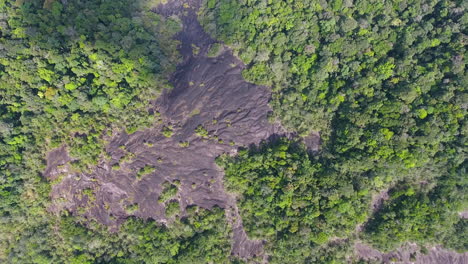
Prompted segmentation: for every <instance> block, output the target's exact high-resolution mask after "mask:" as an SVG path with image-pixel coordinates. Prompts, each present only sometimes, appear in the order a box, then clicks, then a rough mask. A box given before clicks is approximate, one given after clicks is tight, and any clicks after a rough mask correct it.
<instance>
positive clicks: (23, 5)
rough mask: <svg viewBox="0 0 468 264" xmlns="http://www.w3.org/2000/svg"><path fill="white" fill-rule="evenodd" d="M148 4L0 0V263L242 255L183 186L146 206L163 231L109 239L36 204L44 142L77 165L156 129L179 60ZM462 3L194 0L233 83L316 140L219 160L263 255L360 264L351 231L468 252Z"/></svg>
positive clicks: (171, 30)
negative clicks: (182, 200) (233, 61)
mask: <svg viewBox="0 0 468 264" xmlns="http://www.w3.org/2000/svg"><path fill="white" fill-rule="evenodd" d="M158 2H159V1H158V0H154V1H150V0H137V1H130V0H112V1H111V0H88V1H83V0H67V1H65V0H63V1H58V0H0V237H1V239H0V262H2V263H3V262H5V263H229V262H234V263H237V262H238V261H239V260H237V259H232V258H231V257H230V247H231V242H232V241H231V240H232V237H231V236H232V234H231V232H230V227H229V226H228V224H227V223H226V219H225V217H224V211H223V210H222V209H219V208H216V207H215V208H213V209H212V210H205V209H202V208H198V207H188V208H181V204H179V202H178V198H179V197H178V192H179V188H180V183H179V182H177V181H175V182H164V183H163V184H162V189H163V191H162V193H161V195H160V196H159V201H154V202H155V203H156V202H159V203H161V204H164V207H165V215H166V217H167V219H166V220H167V223H166V224H165V225H162V224H159V223H156V222H154V221H150V220H148V221H144V220H141V219H134V218H130V219H128V220H127V221H125V222H123V223H122V225H121V226H120V227H119V228H117V227H114V229H115V230H113V232H111V231H110V230H109V229H108V228H107V227H103V226H101V225H99V224H97V223H94V222H92V221H91V220H89V219H88V220H83V219H80V218H79V217H76V216H69V215H68V214H69V212H61V213H58V215H52V213H51V212H49V211H47V209H46V208H47V207H48V206H49V198H48V194H49V192H50V184H51V183H49V182H46V181H45V180H44V179H43V178H41V177H40V174H41V172H43V171H44V167H45V166H44V165H45V164H44V163H45V162H44V158H45V157H46V153H47V151H48V150H50V149H52V148H54V147H57V146H60V145H66V146H67V149H68V151H69V153H70V155H71V157H72V165H73V166H72V169H73V170H77V171H78V170H81V171H86V170H87V169H89V168H90V167H91V166H92V165H95V164H96V162H97V161H98V160H99V159H100V158H103V157H104V155H105V154H104V153H105V152H104V146H105V144H106V140H107V139H108V138H110V137H111V136H112V135H113V134H114V133H115V132H117V131H119V130H126V131H127V132H128V133H132V132H134V131H136V130H137V129H139V128H142V127H145V126H150V125H151V124H153V123H154V121H155V116H156V115H155V114H154V113H153V111H152V110H150V109H149V107H150V105H151V102H152V101H153V100H154V99H156V98H157V96H158V95H159V94H160V91H161V90H162V88H164V87H167V86H168V85H167V77H168V75H169V74H170V73H171V72H172V71H173V70H174V68H175V65H176V63H177V62H178V60H179V55H178V53H177V52H176V45H177V42H176V41H175V40H174V39H173V35H174V34H175V32H177V31H178V30H179V28H180V25H179V21H178V19H177V18H175V17H171V18H163V17H161V16H159V15H156V14H155V13H153V12H150V11H149V10H150V9H151V8H152V7H154V5H155V4H157V3H158ZM185 5H186V6H185ZM185 5H184V8H189V6H188V4H185ZM467 9H468V6H467V4H466V1H461V0H401V1H400V0H399V1H376V0H357V1H352V0H331V1H324V0H287V1H283V0H238V1H233V0H205V1H204V5H203V7H202V9H201V10H200V11H201V12H200V13H199V14H200V19H201V20H202V23H203V25H204V27H205V29H206V30H207V31H208V32H209V33H211V34H212V35H213V36H214V37H216V38H218V39H219V40H221V41H223V42H224V43H217V44H215V45H213V46H212V47H211V49H210V50H209V51H208V54H207V56H209V57H216V56H218V55H219V54H220V53H221V52H222V51H224V50H225V48H227V46H229V47H231V48H232V49H233V50H234V53H235V54H236V55H237V56H238V57H239V58H240V59H241V60H242V61H243V62H244V63H245V64H246V65H247V67H246V68H245V70H244V71H243V75H244V77H245V79H247V80H248V81H251V82H254V83H257V84H262V85H268V86H270V87H272V91H273V95H272V100H271V105H272V107H273V109H274V116H273V118H274V119H275V118H276V119H278V120H280V121H281V122H282V124H283V125H284V126H285V127H286V128H287V129H289V130H292V131H294V132H298V134H299V135H300V136H306V135H308V134H309V133H310V132H311V131H318V132H320V135H321V139H322V146H321V151H320V153H318V154H317V155H313V156H312V155H310V154H309V153H308V152H307V150H306V149H305V147H304V146H303V145H302V144H301V143H299V142H297V141H293V140H289V139H279V140H277V141H274V142H271V143H269V144H265V145H262V146H261V147H259V148H258V149H250V150H240V151H239V155H238V156H236V157H230V156H227V155H224V156H222V157H220V158H219V159H218V164H219V165H220V166H222V167H223V168H224V169H225V174H226V181H225V185H226V187H227V189H228V190H229V191H230V192H232V193H234V194H236V195H237V200H238V205H239V209H240V213H241V216H242V220H243V224H244V227H245V229H246V231H247V233H248V235H249V237H251V238H255V239H261V240H265V242H266V244H265V251H266V254H267V256H268V258H269V261H270V262H271V263H342V262H346V261H348V262H349V261H354V259H353V256H352V255H353V253H352V251H353V243H354V242H355V241H356V239H360V240H363V241H364V242H365V243H369V244H371V245H372V246H374V247H376V248H378V249H381V250H385V251H388V250H392V249H395V248H396V247H398V246H400V245H401V244H403V243H405V242H408V241H410V242H416V243H418V244H420V245H425V244H442V245H443V246H445V247H447V248H451V249H455V250H457V251H460V252H462V251H467V250H468V244H467V241H468V239H467V237H468V221H467V219H462V218H461V217H460V215H459V213H460V212H462V211H467V210H468V199H467V197H466V189H467V185H468V182H467V179H468V178H467V177H466V175H467V173H466V167H467V166H466V165H467V163H466V157H467V155H466V150H467V142H466V135H467V133H468V125H467V122H466V119H467V114H466V110H467V108H468V104H467V102H468V94H467V92H466V87H467V86H468V72H467V71H468V69H467V67H466V64H467V63H468V54H467V51H466V45H467V43H468V12H467ZM224 44H226V45H224ZM198 49H199V48H197V50H198ZM197 52H198V51H197ZM195 53H196V52H195ZM161 132H162V134H163V135H164V136H165V137H168V138H169V137H172V136H173V134H174V131H173V127H172V126H171V125H167V126H164V127H163V128H162V131H161ZM195 134H196V135H197V136H198V137H200V138H206V137H207V136H208V131H207V130H206V129H205V128H204V127H202V126H199V127H197V128H196V129H195ZM179 145H180V147H184V148H187V147H189V144H188V142H187V141H181V142H180V143H179ZM113 169H115V170H118V169H119V165H118V164H117V165H114V167H113ZM153 171H154V167H151V166H145V167H143V168H142V169H141V170H139V171H138V174H137V177H138V178H140V177H144V176H145V175H147V174H150V173H152V172H153ZM387 190H388V194H389V198H388V199H384V201H383V202H382V204H381V205H379V206H377V208H375V210H373V208H372V206H371V205H372V202H371V199H372V198H375V196H376V194H377V193H383V192H385V191H387ZM87 192H90V193H92V190H90V189H88V190H87ZM84 194H86V193H85V192H84ZM374 202H375V200H374ZM126 209H127V210H128V211H135V210H137V209H138V205H136V204H132V205H129V206H128V207H127V208H126Z"/></svg>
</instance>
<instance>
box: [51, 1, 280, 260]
mask: <svg viewBox="0 0 468 264" xmlns="http://www.w3.org/2000/svg"><path fill="white" fill-rule="evenodd" d="M198 5H199V2H198V1H189V6H187V5H185V6H184V5H183V4H182V1H171V2H169V3H168V4H166V5H163V6H160V7H159V8H158V9H157V10H155V11H156V12H159V13H161V14H163V15H165V16H170V15H178V16H179V18H180V19H181V20H182V25H183V29H182V31H181V32H180V33H178V34H177V36H176V38H177V39H178V40H180V42H181V45H180V52H181V54H182V56H183V58H184V61H183V63H181V64H180V65H179V66H178V68H177V70H176V72H175V73H174V75H173V77H172V80H171V82H172V84H173V86H174V88H173V89H172V90H170V91H166V92H165V93H163V95H162V96H161V97H160V98H159V99H158V100H157V101H156V102H155V103H154V106H152V108H153V110H154V112H155V113H158V112H159V113H160V114H161V118H162V122H161V123H158V124H154V126H153V127H151V128H149V129H146V130H144V131H139V132H136V133H134V134H131V135H128V134H126V133H121V134H119V135H116V136H115V137H114V138H113V139H112V140H111V141H110V144H109V145H108V146H107V153H108V155H109V156H110V157H111V158H110V159H108V160H102V161H101V162H100V164H99V165H98V166H97V167H96V168H95V170H94V171H93V173H90V174H80V175H74V174H73V173H69V174H68V175H67V176H65V177H64V178H63V180H62V181H61V182H60V183H59V184H56V185H54V186H53V189H52V193H51V196H52V199H53V200H54V201H55V205H54V206H53V207H52V208H51V210H52V211H60V210H63V209H66V210H69V211H71V212H73V213H74V214H79V215H82V216H85V217H88V218H93V219H96V220H98V221H99V222H101V223H103V224H106V225H109V226H113V227H114V228H116V227H117V226H118V225H119V224H120V223H121V222H122V221H124V220H125V218H127V217H128V216H130V215H134V216H137V217H141V218H145V219H147V218H151V219H154V220H156V221H159V222H162V223H164V222H167V221H170V219H168V218H167V217H166V216H165V209H164V204H162V203H159V202H158V197H159V195H160V193H161V191H162V187H161V185H162V183H164V182H165V181H169V182H173V181H174V180H178V181H180V186H179V187H178V188H179V190H178V194H177V199H178V200H179V203H180V206H181V208H182V210H183V209H184V208H185V207H186V206H187V205H194V204H195V205H198V206H201V207H204V208H212V207H213V206H219V207H222V208H225V209H226V215H227V219H228V220H229V221H230V223H231V225H232V227H233V246H232V253H233V254H234V255H239V256H241V257H245V258H247V257H251V256H262V254H263V253H262V252H263V246H262V245H263V242H262V241H256V240H250V239H248V237H247V235H246V233H245V231H244V229H243V226H242V220H241V217H240V215H239V211H238V208H237V205H236V199H235V198H234V197H233V196H231V195H230V194H228V193H227V192H226V191H225V189H224V187H223V181H222V177H223V173H222V171H221V170H220V168H219V167H217V165H216V164H215V159H216V157H218V156H219V155H221V154H223V153H231V154H235V153H236V151H237V149H238V148H239V147H248V146H249V145H252V144H259V143H260V142H261V141H263V140H267V139H269V138H270V137H274V136H275V135H279V134H284V131H283V130H282V128H281V126H280V125H279V124H271V123H269V122H268V120H267V117H268V114H269V113H270V112H271V109H270V107H269V106H268V101H269V99H270V95H271V92H270V90H269V89H268V88H267V87H264V86H257V85H253V84H251V83H247V82H246V81H245V80H244V79H243V78H242V75H241V71H242V69H243V68H244V65H243V64H242V63H241V62H240V61H239V60H238V59H237V58H235V57H234V56H233V55H232V53H231V51H230V50H229V49H225V50H224V52H223V53H222V54H220V55H219V56H218V57H215V58H209V57H207V56H206V53H207V51H208V49H209V47H210V45H211V44H213V43H214V42H215V41H214V40H213V39H212V38H211V37H210V36H209V35H207V34H206V33H205V32H204V31H203V29H202V27H201V26H200V24H199V23H198V21H197V15H196V10H197V8H198ZM199 126H202V127H203V129H204V130H206V131H207V132H208V135H209V136H200V135H197V133H196V129H197V127H199ZM164 127H170V128H171V129H170V130H172V136H170V137H166V136H164V135H163V134H162V132H161V131H162V130H163V129H164ZM199 134H200V133H199ZM201 134H203V133H201ZM123 157H126V158H124V159H122V158H123ZM67 161H69V158H68V156H67V155H66V151H65V148H60V149H57V150H55V151H53V152H51V153H50V154H49V156H48V166H47V169H46V171H45V175H46V176H47V177H50V178H55V176H54V175H55V174H56V172H57V170H58V167H59V166H60V165H62V164H65V163H66V162H67ZM115 165H118V169H115V168H117V166H115ZM147 165H149V166H152V167H154V168H155V171H154V172H153V173H151V174H149V175H144V176H142V177H137V174H138V171H139V170H140V169H142V168H143V167H145V166H147ZM113 166H114V169H112V167H113ZM62 172H63V171H62ZM86 189H88V190H92V192H93V194H94V197H88V196H87V195H83V191H84V190H86ZM134 204H137V205H138V210H135V211H131V210H129V209H128V208H129V207H130V206H131V205H134ZM183 213H184V212H183V211H182V214H183Z"/></svg>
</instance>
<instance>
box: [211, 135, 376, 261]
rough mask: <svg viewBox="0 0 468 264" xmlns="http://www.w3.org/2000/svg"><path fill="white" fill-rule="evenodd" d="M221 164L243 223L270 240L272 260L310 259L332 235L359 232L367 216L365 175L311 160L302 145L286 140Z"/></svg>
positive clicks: (252, 233)
mask: <svg viewBox="0 0 468 264" xmlns="http://www.w3.org/2000/svg"><path fill="white" fill-rule="evenodd" d="M218 163H219V164H220V165H221V166H222V167H224V169H225V173H226V188H227V189H228V191H230V192H234V193H236V194H237V195H238V196H239V197H238V204H239V207H240V210H241V215H242V219H243V223H244V227H245V229H246V231H247V233H248V234H249V236H251V237H252V238H256V239H265V240H266V241H268V242H269V243H268V244H267V251H268V253H269V254H270V256H271V262H272V263H306V262H310V261H312V259H313V258H314V257H317V256H315V254H317V251H318V250H320V249H321V248H322V247H327V246H326V244H327V243H328V242H329V241H330V240H331V239H336V238H337V237H339V238H344V237H348V236H351V235H352V233H354V230H355V228H356V226H357V225H358V224H359V223H362V222H364V221H365V219H366V218H367V209H368V201H369V195H368V194H369V190H368V187H367V186H368V185H369V184H368V182H367V180H366V178H359V177H353V176H352V175H350V174H348V175H344V174H338V173H336V172H334V171H330V170H328V169H327V168H323V167H322V166H321V164H320V163H319V162H317V161H311V160H310V159H309V155H308V154H307V152H306V150H305V149H304V147H303V146H301V145H297V144H294V143H293V142H290V141H288V140H286V139H282V140H280V141H278V142H275V143H273V144H270V145H266V146H263V147H262V148H261V149H258V150H255V149H254V150H250V151H247V150H243V151H240V152H239V155H238V156H237V157H236V158H230V157H228V156H223V157H222V158H220V159H219V160H218Z"/></svg>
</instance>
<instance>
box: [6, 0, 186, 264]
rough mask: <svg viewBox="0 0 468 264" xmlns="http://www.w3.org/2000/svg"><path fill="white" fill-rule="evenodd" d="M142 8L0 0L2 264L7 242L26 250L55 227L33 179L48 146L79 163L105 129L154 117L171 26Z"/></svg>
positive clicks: (123, 3) (122, 2) (171, 55)
mask: <svg viewBox="0 0 468 264" xmlns="http://www.w3.org/2000/svg"><path fill="white" fill-rule="evenodd" d="M149 5H150V3H149V2H146V1H127V0H117V1H106V0H96V1H78V0H72V1H50V0H47V1H42V0H17V1H10V0H0V222H1V225H0V236H1V237H2V239H1V240H0V261H1V262H4V261H5V260H6V259H10V256H11V254H13V252H12V250H13V249H15V250H16V253H15V254H20V253H21V254H33V252H35V251H34V250H33V248H34V247H37V246H38V245H39V244H40V243H39V244H38V242H34V243H33V244H31V245H32V246H33V248H30V249H28V250H26V249H25V248H24V247H23V246H22V245H23V244H25V243H26V244H27V243H32V242H31V241H30V239H33V238H34V237H39V238H41V237H47V236H46V235H45V234H46V233H48V232H52V231H54V230H55V229H54V228H53V225H54V221H55V220H53V219H51V216H50V215H49V213H47V212H46V209H45V208H46V206H47V203H48V198H47V197H48V194H49V190H50V188H49V184H47V183H45V182H44V181H43V179H41V177H40V174H41V172H42V171H43V170H44V158H45V157H46V152H47V150H50V149H51V148H52V147H56V146H58V145H60V144H66V145H67V146H68V147H69V151H70V154H71V156H72V157H73V159H74V160H75V162H74V163H75V164H74V165H75V166H74V167H75V169H86V167H87V165H91V164H93V163H94V162H96V160H97V159H98V158H99V157H100V156H102V153H103V149H104V144H105V141H104V139H105V136H106V135H110V134H112V133H113V132H114V131H115V130H116V129H127V131H128V132H132V131H134V130H135V129H137V128H139V127H142V126H148V125H150V124H152V123H153V119H154V117H153V115H152V114H151V113H150V112H149V111H148V109H147V108H148V105H149V102H150V101H151V100H153V99H155V98H156V97H157V95H158V94H159V92H160V91H161V89H162V88H164V87H167V84H166V79H167V78H166V75H167V74H169V73H170V72H171V71H172V70H173V69H174V67H175V65H176V63H177V61H178V55H177V52H176V51H175V48H176V44H177V43H176V42H175V41H174V40H172V36H173V34H174V33H175V32H176V31H178V29H179V25H178V22H177V21H175V20H172V19H163V18H162V17H160V16H158V15H156V14H154V13H152V12H149V7H150V6H149ZM54 232H55V231H54ZM41 239H42V238H41ZM28 241H29V242H28ZM25 250H26V251H25ZM28 251H29V252H28ZM35 257H37V258H40V257H39V256H35ZM42 257H44V258H46V259H47V255H44V256H42ZM13 260H14V259H11V261H13ZM18 261H20V260H18ZM7 262H9V261H7ZM21 262H22V263H37V262H41V261H40V260H38V259H35V260H34V261H33V260H24V261H21ZM59 262H60V261H59ZM41 263H50V262H48V261H42V262H41Z"/></svg>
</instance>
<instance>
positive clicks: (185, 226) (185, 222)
mask: <svg viewBox="0 0 468 264" xmlns="http://www.w3.org/2000/svg"><path fill="white" fill-rule="evenodd" d="M229 232H230V231H229V228H228V226H227V224H226V221H225V219H224V211H223V210H221V209H219V208H213V210H211V211H208V210H205V209H201V208H197V207H189V208H187V215H186V216H185V217H184V218H182V219H180V218H177V219H176V220H175V221H174V222H173V223H171V224H170V225H168V226H167V227H166V226H162V225H159V224H156V223H155V222H154V221H143V220H140V219H133V218H131V219H129V220H127V221H126V222H125V223H124V224H123V225H122V226H121V227H120V229H119V230H118V232H114V233H110V232H109V230H108V229H107V228H105V227H103V226H101V225H99V224H96V223H88V226H83V225H82V224H81V223H79V222H77V221H76V220H74V219H73V218H71V217H64V218H62V219H58V221H57V222H56V224H55V225H53V226H43V227H42V228H41V229H38V232H27V233H26V234H23V235H22V236H21V238H20V240H19V241H18V243H17V245H16V247H14V248H12V249H11V251H10V253H9V258H8V259H9V261H8V263H44V264H46V263H76V264H87V263H89V264H91V263H187V264H189V263H226V262H227V261H228V257H229V251H230V240H229Z"/></svg>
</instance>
